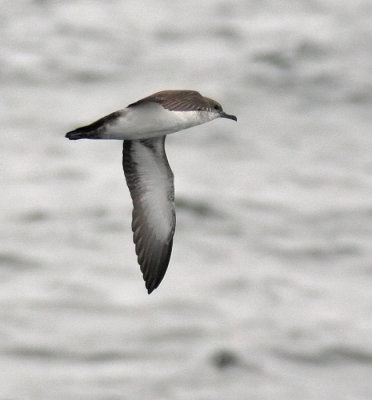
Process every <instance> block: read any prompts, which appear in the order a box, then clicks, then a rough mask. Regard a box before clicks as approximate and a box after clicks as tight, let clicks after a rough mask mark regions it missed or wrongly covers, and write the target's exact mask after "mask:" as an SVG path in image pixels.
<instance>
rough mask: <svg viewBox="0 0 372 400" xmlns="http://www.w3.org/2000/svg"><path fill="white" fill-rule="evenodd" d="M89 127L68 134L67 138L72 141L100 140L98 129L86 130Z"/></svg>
mask: <svg viewBox="0 0 372 400" xmlns="http://www.w3.org/2000/svg"><path fill="white" fill-rule="evenodd" d="M86 128H87V127H85V126H84V127H82V128H78V129H75V130H73V131H70V132H67V133H66V135H65V137H67V138H68V139H70V140H78V139H98V138H99V136H98V132H97V130H96V129H93V130H90V129H86Z"/></svg>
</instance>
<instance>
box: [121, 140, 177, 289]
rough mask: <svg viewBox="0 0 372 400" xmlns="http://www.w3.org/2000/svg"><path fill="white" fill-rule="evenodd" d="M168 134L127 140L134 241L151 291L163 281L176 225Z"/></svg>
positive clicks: (126, 166) (125, 159)
mask: <svg viewBox="0 0 372 400" xmlns="http://www.w3.org/2000/svg"><path fill="white" fill-rule="evenodd" d="M164 142H165V136H161V137H157V138H151V139H145V140H125V141H124V145H123V168H124V175H125V178H126V181H127V185H128V187H129V191H130V194H131V197H132V200H133V221H132V230H133V241H134V243H135V246H136V254H137V256H138V263H139V265H140V267H141V271H142V273H143V279H144V280H145V282H146V288H147V290H148V293H151V292H152V291H153V290H154V289H156V288H157V287H158V286H159V284H160V282H161V281H162V279H163V277H164V275H165V272H166V270H167V267H168V263H169V259H170V255H171V252H172V244H173V235H174V230H175V226H176V214H175V206H174V185H173V173H172V170H171V169H170V166H169V163H168V160H167V156H166V154H165V149H164Z"/></svg>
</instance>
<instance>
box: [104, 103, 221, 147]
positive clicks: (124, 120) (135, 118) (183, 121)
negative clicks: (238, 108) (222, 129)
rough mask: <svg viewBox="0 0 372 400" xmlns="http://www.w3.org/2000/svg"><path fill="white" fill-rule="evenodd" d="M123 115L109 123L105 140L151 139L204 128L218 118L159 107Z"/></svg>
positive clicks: (136, 109)
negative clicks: (203, 126) (206, 123)
mask: <svg viewBox="0 0 372 400" xmlns="http://www.w3.org/2000/svg"><path fill="white" fill-rule="evenodd" d="M122 112H123V115H122V116H121V117H119V118H118V119H117V120H116V121H115V122H112V123H110V124H109V125H108V126H107V128H106V129H105V130H104V132H103V133H102V139H120V140H135V139H148V138H151V137H157V136H163V135H167V134H170V133H174V132H178V131H181V130H183V129H187V128H191V127H192V126H196V125H200V124H204V123H205V122H208V121H212V120H213V119H215V118H218V117H219V114H218V113H215V112H209V111H169V110H166V109H165V108H163V107H162V106H160V105H159V104H156V103H148V104H145V105H141V106H134V107H129V108H125V109H124V110H122Z"/></svg>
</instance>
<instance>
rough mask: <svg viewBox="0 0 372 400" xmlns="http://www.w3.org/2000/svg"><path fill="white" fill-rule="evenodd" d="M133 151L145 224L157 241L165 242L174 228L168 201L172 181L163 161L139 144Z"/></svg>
mask: <svg viewBox="0 0 372 400" xmlns="http://www.w3.org/2000/svg"><path fill="white" fill-rule="evenodd" d="M134 151H135V155H134V156H133V158H134V159H135V160H136V162H137V168H138V178H139V185H140V186H141V188H142V196H141V203H142V207H143V210H144V212H145V213H146V220H147V223H148V225H149V227H150V228H151V230H152V232H153V234H154V235H155V236H156V237H157V239H159V240H161V241H166V240H167V238H169V235H170V231H171V230H172V227H173V226H174V220H173V218H174V216H173V211H172V210H173V207H172V205H171V204H170V199H169V191H170V190H171V186H172V181H170V180H169V176H168V171H167V166H166V165H165V164H164V161H163V159H159V158H157V157H156V156H155V155H154V154H153V153H152V152H151V151H150V150H149V149H148V148H147V147H145V146H143V145H141V144H138V145H136V146H135V148H134Z"/></svg>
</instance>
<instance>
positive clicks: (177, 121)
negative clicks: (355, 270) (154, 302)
mask: <svg viewBox="0 0 372 400" xmlns="http://www.w3.org/2000/svg"><path fill="white" fill-rule="evenodd" d="M216 118H228V119H232V120H234V121H237V118H236V116H235V115H230V114H226V113H225V112H224V111H223V109H222V106H221V104H219V103H218V102H217V101H215V100H212V99H209V98H208V97H203V96H202V95H201V94H200V93H199V92H196V91H194V90H164V91H161V92H157V93H154V94H152V95H151V96H148V97H145V98H143V99H141V100H139V101H137V102H135V103H132V104H129V106H127V107H126V108H123V109H121V110H119V111H115V112H113V113H112V114H109V115H107V116H106V117H103V118H101V119H99V120H98V121H96V122H93V123H92V124H90V125H87V126H83V127H81V128H77V129H75V130H73V131H71V132H68V133H67V134H66V137H67V138H69V139H71V140H77V139H118V140H124V143H123V169H124V175H125V178H126V181H127V185H128V187H129V191H130V195H131V197H132V201H133V219H132V230H133V241H134V243H135V248H136V254H137V257H138V263H139V265H140V267H141V271H142V274H143V279H144V280H145V283H146V288H147V291H148V293H151V292H152V291H153V290H154V289H156V288H157V287H158V286H159V284H160V282H161V281H162V279H163V277H164V275H165V272H166V270H167V267H168V264H169V259H170V255H171V252H172V245H173V235H174V230H175V226H176V213H175V204H174V183H173V173H172V170H171V168H170V166H169V163H168V160H167V156H166V154H165V149H164V142H165V137H166V135H168V134H170V133H174V132H178V131H181V130H183V129H187V128H190V127H192V126H196V125H200V124H204V123H205V122H209V121H212V120H214V119H216Z"/></svg>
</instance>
